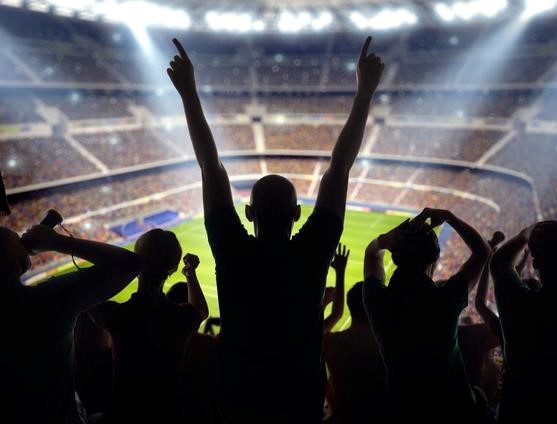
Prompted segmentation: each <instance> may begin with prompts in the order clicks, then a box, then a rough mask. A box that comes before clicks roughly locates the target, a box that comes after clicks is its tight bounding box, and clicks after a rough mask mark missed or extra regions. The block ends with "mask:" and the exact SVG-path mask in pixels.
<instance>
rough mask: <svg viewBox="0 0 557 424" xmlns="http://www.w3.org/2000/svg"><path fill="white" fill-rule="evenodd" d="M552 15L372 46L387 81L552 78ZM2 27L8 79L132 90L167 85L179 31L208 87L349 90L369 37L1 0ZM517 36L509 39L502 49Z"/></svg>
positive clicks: (390, 85) (439, 29)
mask: <svg viewBox="0 0 557 424" xmlns="http://www.w3.org/2000/svg"><path fill="white" fill-rule="evenodd" d="M556 21H557V18H555V17H554V16H553V17H547V18H545V19H538V20H534V21H532V22H530V23H529V24H528V25H523V26H521V27H520V28H518V27H517V28H516V29H515V33H513V34H511V35H509V36H508V37H507V38H502V39H501V40H499V41H501V42H500V43H499V42H495V41H498V38H497V37H502V35H501V33H502V32H503V33H505V31H507V32H508V31H510V30H509V29H506V28H504V27H502V25H504V24H502V23H497V24H494V23H492V22H484V23H480V24H477V25H464V26H455V27H450V28H447V27H443V26H435V27H432V28H424V27H420V28H416V29H415V30H409V32H408V31H407V32H403V33H378V34H377V37H376V41H375V42H374V51H377V52H378V53H379V54H381V55H382V56H383V58H384V62H385V63H386V64H387V69H386V72H385V78H384V81H383V89H401V88H404V89H413V88H416V87H420V86H422V87H424V86H431V85H434V86H435V85H442V86H447V85H449V86H450V87H454V85H457V86H463V87H466V86H478V85H481V86H486V85H493V86H511V87H512V86H516V87H518V86H524V85H525V86H528V85H534V84H548V83H551V81H553V82H554V78H555V66H554V65H555V56H556V54H557V49H556V48H555V45H556V43H557V34H556V33H555V31H554V28H555V24H556ZM0 31H2V33H3V40H4V43H5V44H7V46H8V47H7V48H6V49H4V51H3V52H2V53H0V83H1V84H2V85H18V86H21V85H33V86H37V85H41V84H42V85H43V86H45V87H58V86H60V85H63V84H74V85H75V84H81V85H82V86H83V87H85V86H94V87H102V86H103V85H104V86H107V85H110V86H112V87H117V86H126V87H127V88H128V89H129V88H130V87H135V88H136V89H137V88H139V87H144V86H145V85H152V84H159V85H160V84H168V81H167V77H166V74H165V72H164V68H165V66H166V65H167V58H168V57H171V54H173V51H172V45H171V43H170V42H169V40H170V38H171V37H172V36H173V35H178V36H180V37H182V38H183V39H184V42H185V44H186V46H187V48H188V50H189V52H190V53H191V56H192V59H193V61H194V63H195V66H196V69H197V71H198V73H197V79H198V83H199V84H200V85H201V86H203V87H207V88H210V89H211V90H220V91H222V90H231V89H233V90H239V91H249V90H253V89H261V90H263V91H267V90H275V91H276V90H286V91H291V90H302V89H308V88H309V89H315V88H316V87H320V88H321V89H324V88H327V89H328V90H332V89H335V90H341V91H342V90H345V91H352V90H353V89H354V87H355V78H354V66H355V63H354V61H355V59H356V58H357V54H358V51H359V47H360V45H361V42H362V39H363V35H362V34H361V33H359V32H356V31H355V32H353V33H324V34H305V35H298V36H296V37H289V36H287V35H286V36H285V35H282V36H281V35H276V34H275V35H272V34H266V35H262V34H257V35H251V36H249V35H245V34H244V35H241V36H240V35H230V34H226V33H224V34H223V33H196V32H186V33H181V32H179V31H174V32H173V33H169V32H168V30H150V31H149V34H148V37H149V42H148V43H147V42H144V43H143V45H142V44H141V43H140V42H138V41H137V40H136V38H135V37H134V35H133V32H132V31H131V30H130V28H129V27H127V26H125V25H115V24H108V23H94V22H84V21H77V20H73V19H69V18H62V17H57V16H53V15H50V14H44V13H35V12H32V11H29V10H20V9H14V8H9V7H3V6H0ZM505 34H506V33H505ZM507 35H508V34H507ZM511 38H512V43H513V48H508V47H507V48H502V46H501V43H504V42H505V41H507V40H509V39H511ZM489 40H491V43H490V42H489ZM484 49H486V50H487V51H488V53H486V51H485V50H484Z"/></svg>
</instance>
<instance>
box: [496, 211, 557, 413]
mask: <svg viewBox="0 0 557 424" xmlns="http://www.w3.org/2000/svg"><path fill="white" fill-rule="evenodd" d="M556 246H557V221H544V222H539V223H537V224H536V225H535V226H531V227H528V228H525V229H524V230H522V231H521V232H520V233H519V234H518V235H516V236H515V237H513V238H511V239H510V240H509V241H507V242H506V243H505V244H504V245H503V246H501V247H500V248H499V250H498V251H497V252H495V253H494V254H493V257H492V259H491V273H492V276H493V284H494V286H495V300H496V301H497V309H498V311H499V319H500V320H501V328H502V330H503V348H504V350H503V352H504V356H505V378H504V382H503V393H502V400H501V405H500V409H499V421H498V422H500V423H502V424H506V423H515V422H532V423H541V422H544V423H553V422H556V421H557V410H556V409H555V398H556V396H557V389H556V386H555V384H556V382H557V338H556V336H557V308H556V305H557V284H556V283H557V267H556V265H555V264H556V261H555V259H556V257H557V255H556V253H555V252H556V250H555V247H556ZM526 247H528V248H529V249H530V254H531V255H532V258H533V259H534V261H533V265H534V269H535V270H536V272H537V273H538V274H539V282H540V284H541V288H538V287H535V286H533V287H530V286H528V285H527V284H526V283H525V282H524V281H522V280H521V279H520V275H519V272H517V269H516V265H517V264H518V263H519V261H520V256H521V255H522V253H523V251H524V249H525V248H526Z"/></svg>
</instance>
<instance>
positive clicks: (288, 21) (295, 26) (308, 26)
mask: <svg viewBox="0 0 557 424" xmlns="http://www.w3.org/2000/svg"><path fill="white" fill-rule="evenodd" d="M332 23H333V14H332V13H331V12H329V11H326V10H324V11H321V12H319V13H318V14H317V15H312V14H311V13H309V12H307V11H300V12H289V11H283V12H281V13H280V15H279V17H278V20H277V24H276V25H277V29H278V30H279V31H280V32H291V33H296V32H300V31H303V30H312V31H322V30H324V29H325V28H327V27H329V26H330V25H331V24H332Z"/></svg>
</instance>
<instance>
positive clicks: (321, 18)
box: [311, 10, 333, 31]
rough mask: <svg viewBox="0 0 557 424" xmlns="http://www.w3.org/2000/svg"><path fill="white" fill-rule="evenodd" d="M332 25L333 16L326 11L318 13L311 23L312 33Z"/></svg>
mask: <svg viewBox="0 0 557 424" xmlns="http://www.w3.org/2000/svg"><path fill="white" fill-rule="evenodd" d="M332 23H333V14H332V13H331V12H329V11H328V10H324V11H322V12H320V13H319V14H318V15H317V16H316V17H315V18H314V19H313V20H312V21H311V28H312V29H313V30H314V31H321V30H323V29H325V28H327V27H328V26H329V25H331V24H332Z"/></svg>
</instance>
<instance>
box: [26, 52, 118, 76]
mask: <svg viewBox="0 0 557 424" xmlns="http://www.w3.org/2000/svg"><path fill="white" fill-rule="evenodd" d="M25 58H26V61H27V63H28V65H29V66H30V67H32V68H33V69H35V70H36V71H37V73H38V76H39V77H40V78H41V79H42V80H43V81H45V82H49V81H56V82H61V81H63V82H98V83H101V82H102V83H118V82H119V81H118V79H117V78H116V77H115V76H114V75H113V74H112V73H111V72H110V71H109V70H108V69H107V68H106V67H104V66H103V62H102V60H101V59H100V58H99V57H95V53H92V54H91V56H89V55H85V54H84V52H76V51H75V50H74V49H73V48H72V46H68V47H67V51H64V50H63V49H60V46H57V47H56V48H55V49H45V48H43V49H28V50H25Z"/></svg>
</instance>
